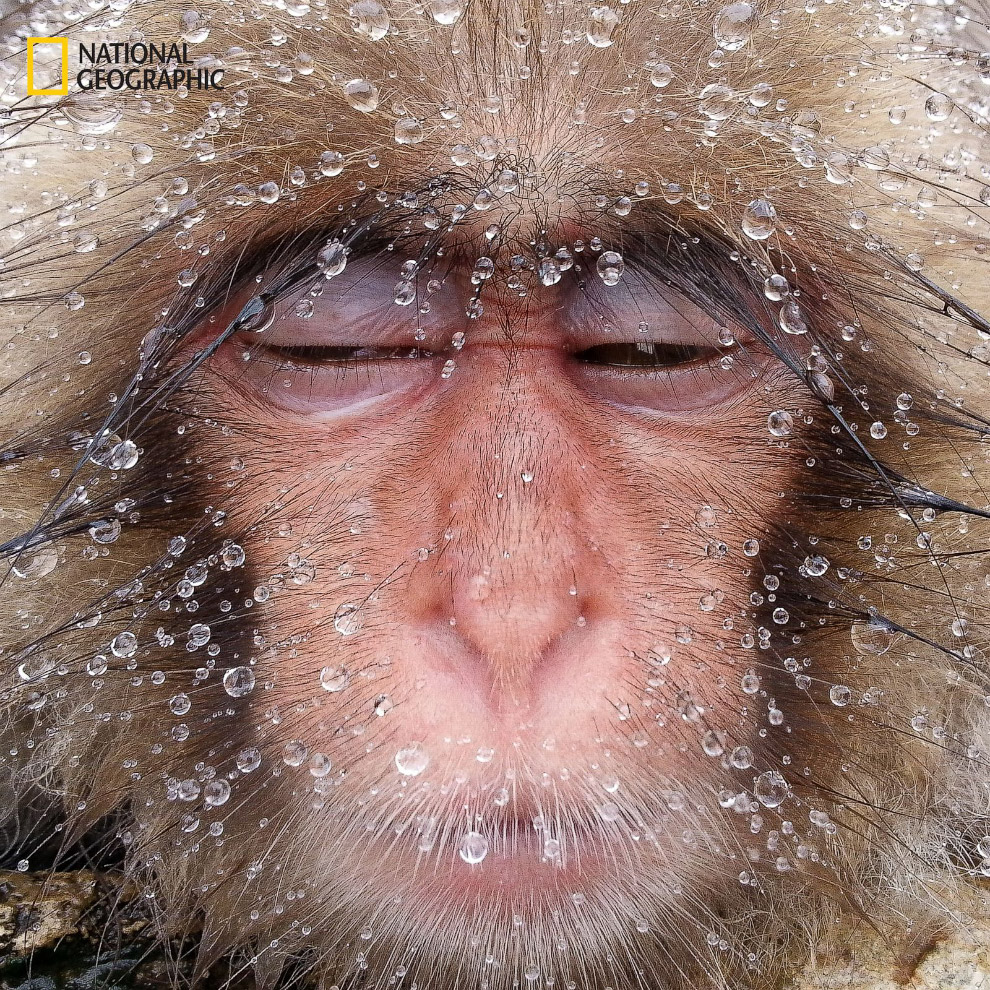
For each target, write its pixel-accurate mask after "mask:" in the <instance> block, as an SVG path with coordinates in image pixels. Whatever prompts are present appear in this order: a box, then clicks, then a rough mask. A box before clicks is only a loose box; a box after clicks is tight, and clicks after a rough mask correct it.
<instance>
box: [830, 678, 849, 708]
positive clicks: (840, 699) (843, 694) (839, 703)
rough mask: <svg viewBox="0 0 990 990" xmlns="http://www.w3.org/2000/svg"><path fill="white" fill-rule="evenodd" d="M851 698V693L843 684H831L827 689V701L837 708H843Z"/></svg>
mask: <svg viewBox="0 0 990 990" xmlns="http://www.w3.org/2000/svg"><path fill="white" fill-rule="evenodd" d="M851 698H852V691H851V690H850V689H849V688H848V687H846V685H845V684H833V685H832V686H831V687H830V688H829V689H828V699H829V701H831V702H832V704H833V705H835V706H836V707H837V708H844V707H845V706H846V705H848V704H849V701H850V699H851Z"/></svg>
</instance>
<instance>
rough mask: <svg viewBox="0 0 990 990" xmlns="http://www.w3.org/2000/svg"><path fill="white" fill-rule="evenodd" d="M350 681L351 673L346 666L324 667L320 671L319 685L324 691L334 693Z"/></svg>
mask: <svg viewBox="0 0 990 990" xmlns="http://www.w3.org/2000/svg"><path fill="white" fill-rule="evenodd" d="M350 683H351V673H350V671H349V670H348V669H347V668H346V667H324V668H323V669H322V670H321V671H320V686H321V687H322V688H323V690H324V691H329V692H331V694H336V693H337V692H338V691H343V690H344V688H346V687H347V686H348V685H349V684H350Z"/></svg>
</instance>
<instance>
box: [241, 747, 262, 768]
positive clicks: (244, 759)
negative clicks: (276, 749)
mask: <svg viewBox="0 0 990 990" xmlns="http://www.w3.org/2000/svg"><path fill="white" fill-rule="evenodd" d="M236 763H237V769H238V770H240V771H241V773H251V772H252V771H254V770H257V769H258V767H260V766H261V751H260V750H259V749H257V747H255V746H249V747H248V748H247V749H242V750H241V751H240V752H239V753H238V754H237V760H236Z"/></svg>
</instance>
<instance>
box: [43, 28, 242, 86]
mask: <svg viewBox="0 0 990 990" xmlns="http://www.w3.org/2000/svg"><path fill="white" fill-rule="evenodd" d="M39 46H49V51H48V52H47V53H46V54H47V55H48V59H49V60H50V59H51V57H52V55H53V54H55V55H60V56H61V73H60V74H59V77H58V80H57V83H58V84H57V85H53V84H51V82H52V81H51V80H46V79H45V78H44V76H43V73H42V71H41V66H40V65H39V64H38V62H39V61H47V60H44V59H43V60H38V59H37V57H36V49H37V48H38V47H39ZM53 46H58V47H59V49H60V52H55V51H54V47H53ZM45 70H46V71H47V72H49V73H50V72H51V66H50V65H48V64H45ZM46 83H48V85H46ZM76 86H78V87H79V89H80V90H83V91H84V92H96V93H100V92H107V91H114V92H116V91H119V90H125V89H127V90H133V91H139V92H144V91H158V90H176V89H181V88H183V87H185V88H186V89H216V90H222V89H223V69H209V68H195V67H194V63H193V60H192V59H191V58H190V57H189V46H188V45H187V44H186V43H185V42H182V44H179V43H178V42H171V43H170V42H163V43H161V44H156V43H154V42H143V41H133V42H132V41H109V42H107V41H104V42H95V41H94V42H92V43H90V44H88V45H87V44H83V43H82V42H80V44H79V71H78V72H77V73H76ZM27 88H28V93H29V94H30V95H31V96H66V95H67V94H68V92H69V39H68V38H28V40H27Z"/></svg>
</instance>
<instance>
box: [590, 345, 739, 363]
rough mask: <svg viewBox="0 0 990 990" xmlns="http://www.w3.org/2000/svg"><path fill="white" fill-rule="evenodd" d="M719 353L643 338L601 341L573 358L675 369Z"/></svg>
mask: <svg viewBox="0 0 990 990" xmlns="http://www.w3.org/2000/svg"><path fill="white" fill-rule="evenodd" d="M719 353H721V352H719V351H716V350H715V348H712V347H704V346H697V345H693V344H680V343H672V344H667V343H663V342H662V341H645V340H641V341H634V342H628V341H626V342H620V343H615V344H599V345H597V346H595V347H589V348H586V349H585V350H583V351H578V352H577V353H576V354H575V355H574V357H575V358H576V359H577V360H578V361H581V362H584V363H585V364H600V365H608V366H610V367H613V368H675V367H680V366H683V365H689V364H696V363H700V362H703V361H710V360H712V359H713V358H714V357H715V356H716V355H718V354H719Z"/></svg>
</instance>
